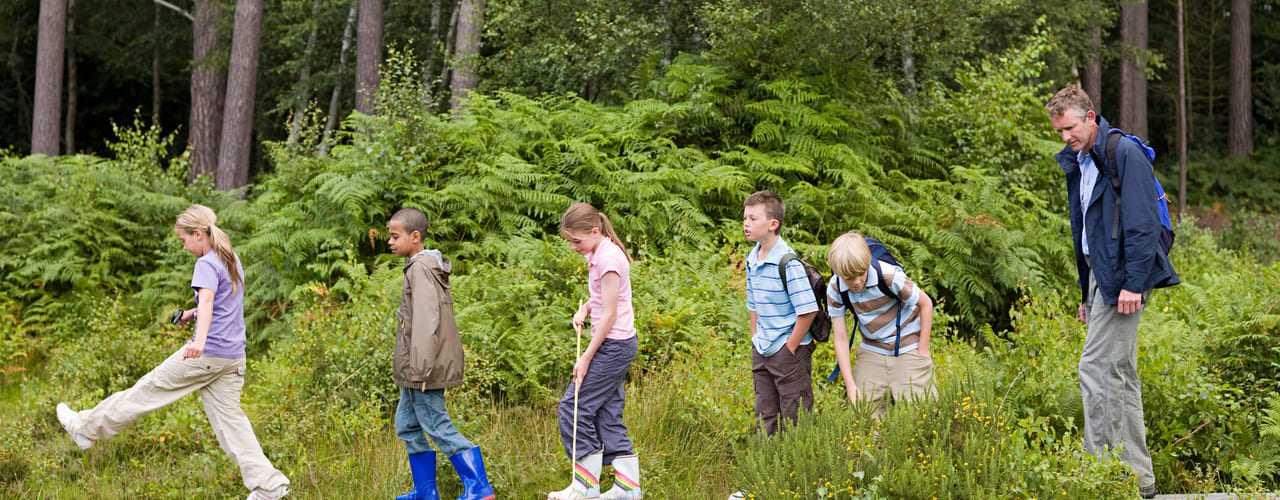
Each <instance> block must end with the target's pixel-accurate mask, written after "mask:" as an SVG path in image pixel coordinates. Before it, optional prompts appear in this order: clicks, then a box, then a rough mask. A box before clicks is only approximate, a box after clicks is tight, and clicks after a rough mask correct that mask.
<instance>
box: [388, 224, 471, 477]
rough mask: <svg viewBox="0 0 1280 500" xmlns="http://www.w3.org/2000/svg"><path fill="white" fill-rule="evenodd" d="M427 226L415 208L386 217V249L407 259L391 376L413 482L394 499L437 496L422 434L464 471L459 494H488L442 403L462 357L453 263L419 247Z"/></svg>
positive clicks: (458, 381) (432, 459) (458, 380)
mask: <svg viewBox="0 0 1280 500" xmlns="http://www.w3.org/2000/svg"><path fill="white" fill-rule="evenodd" d="M427 225H428V223H427V217H426V216H425V215H423V214H422V212H421V211H419V210H418V209H415V208H403V209H400V211H398V212H396V213H395V215H392V216H391V221H390V222H388V223H387V232H388V233H390V234H391V238H390V239H389V240H388V241H387V243H388V244H389V245H390V246H391V252H392V253H394V254H395V255H396V256H397V257H404V258H405V265H404V287H403V295H402V296H401V298H400V310H399V311H397V312H396V323H397V325H396V347H395V353H393V355H392V378H393V379H394V380H395V383H396V385H398V386H400V405H399V407H397V408H396V434H397V435H399V437H400V439H402V440H404V442H405V447H406V448H407V449H408V452H409V469H410V470H411V471H412V473H413V486H414V488H413V491H410V492H409V493H406V494H404V495H401V496H399V497H397V500H436V499H438V498H439V493H438V492H437V491H436V453H435V452H434V451H432V450H431V444H430V443H428V442H427V438H426V436H430V437H431V441H432V442H434V443H435V444H436V446H437V447H439V448H440V451H442V452H444V454H445V456H448V457H449V461H450V462H453V468H454V469H455V470H456V471H457V472H458V477H460V478H462V485H463V488H464V490H463V494H462V496H461V497H460V498H459V500H491V499H493V498H494V494H493V488H492V487H491V486H489V479H488V477H487V476H486V475H485V472H484V460H483V459H482V458H481V456H480V448H479V447H478V446H476V445H474V444H472V443H471V441H469V440H467V438H465V437H463V436H462V434H461V433H459V432H458V430H457V429H456V428H454V426H453V422H452V421H450V420H449V410H448V409H447V408H445V399H444V390H445V389H447V388H450V387H457V386H459V385H462V367H463V364H464V362H465V360H464V355H463V351H462V338H461V337H459V336H458V325H457V323H455V322H454V319H453V296H452V295H450V294H449V272H450V270H451V267H452V266H451V265H450V262H449V259H446V258H444V257H443V256H441V255H440V252H439V251H438V250H426V249H424V246H423V242H422V238H423V235H425V234H426V232H427ZM424 432H425V433H426V436H424V435H423V433H424Z"/></svg>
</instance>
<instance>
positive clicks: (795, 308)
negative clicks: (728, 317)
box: [746, 238, 818, 356]
mask: <svg viewBox="0 0 1280 500" xmlns="http://www.w3.org/2000/svg"><path fill="white" fill-rule="evenodd" d="M787 253H794V252H793V251H792V250H791V246H790V245H788V244H787V242H786V241H783V240H782V238H778V241H777V242H775V243H774V244H773V248H772V249H770V250H769V253H768V255H760V244H759V243H757V244H756V246H755V248H752V249H751V252H750V253H748V254H747V266H746V271H747V309H748V310H751V311H755V313H756V334H755V335H754V336H752V337H751V344H752V345H753V346H755V349H756V350H757V351H759V352H760V354H763V355H765V356H773V355H774V354H775V353H777V352H778V351H779V350H781V349H782V347H783V346H785V345H786V344H787V339H788V338H790V337H791V332H792V330H794V329H795V326H796V320H797V318H798V316H799V315H801V314H808V313H811V312H814V311H817V310H818V300H817V299H816V298H815V297H814V293H813V289H812V288H810V287H809V277H808V275H806V274H805V271H804V264H801V263H800V261H799V260H793V261H791V262H789V263H788V264H787V286H786V287H785V288H784V287H783V286H782V277H781V275H780V274H779V273H778V264H779V263H780V262H781V261H782V256H783V255H785V254H787ZM812 341H813V340H812V337H811V336H810V335H809V334H808V333H805V334H804V339H802V340H801V341H800V344H801V345H804V344H808V343H810V342H812Z"/></svg>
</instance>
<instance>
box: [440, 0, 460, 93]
mask: <svg viewBox="0 0 1280 500" xmlns="http://www.w3.org/2000/svg"><path fill="white" fill-rule="evenodd" d="M461 7H462V5H461V4H456V5H454V6H453V9H451V10H452V11H453V12H452V13H451V14H449V31H448V32H447V33H445V37H444V64H442V65H441V66H440V86H441V87H444V86H445V85H449V84H451V83H452V82H450V81H449V80H450V78H449V77H450V73H451V72H452V70H453V63H452V61H453V57H454V54H453V42H454V38H455V36H454V35H455V33H456V32H457V30H458V9H459V8H461ZM446 90H447V89H444V88H441V89H440V92H439V93H440V94H441V95H443V94H444V92H445V91H446ZM441 102H443V101H441Z"/></svg>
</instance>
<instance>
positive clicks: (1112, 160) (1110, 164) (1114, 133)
mask: <svg viewBox="0 0 1280 500" xmlns="http://www.w3.org/2000/svg"><path fill="white" fill-rule="evenodd" d="M1121 137H1124V132H1122V131H1120V130H1118V129H1114V128H1113V129H1111V131H1110V132H1107V164H1106V165H1105V166H1104V168H1106V169H1107V176H1108V177H1110V178H1111V188H1112V189H1114V190H1116V198H1119V197H1120V164H1119V163H1117V162H1116V150H1117V149H1119V148H1120V138H1121Z"/></svg>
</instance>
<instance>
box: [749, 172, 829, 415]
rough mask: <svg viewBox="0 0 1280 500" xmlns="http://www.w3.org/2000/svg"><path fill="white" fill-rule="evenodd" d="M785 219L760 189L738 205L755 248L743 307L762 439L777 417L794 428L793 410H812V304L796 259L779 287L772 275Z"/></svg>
mask: <svg viewBox="0 0 1280 500" xmlns="http://www.w3.org/2000/svg"><path fill="white" fill-rule="evenodd" d="M785 215H786V206H785V205H784V204H783V203H782V198H781V197H779V196H778V194H777V193H774V192H773V191H760V192H757V193H755V194H752V195H751V196H749V197H747V200H746V201H745V202H743V212H742V230H743V233H745V234H746V236H747V240H748V241H752V242H755V244H756V246H755V248H753V249H752V250H751V253H750V254H748V255H747V268H746V274H747V309H748V310H750V311H751V346H752V352H751V378H752V384H753V386H754V388H755V394H756V407H755V414H756V423H757V425H758V426H759V427H760V428H761V429H762V430H764V432H765V434H767V435H770V436H772V435H774V434H776V433H777V432H778V415H779V414H781V415H782V416H783V417H784V418H786V419H787V420H789V421H791V424H792V425H794V424H795V421H796V418H797V417H798V416H799V407H800V405H804V409H805V411H812V410H813V385H812V383H811V381H812V377H811V374H812V369H813V359H812V358H813V350H814V345H813V339H812V338H810V336H809V324H810V323H812V322H813V318H814V317H815V316H816V315H817V312H818V302H817V300H816V299H815V298H814V294H813V289H812V288H811V287H810V286H809V279H808V277H807V275H806V274H805V270H804V265H803V264H801V263H800V261H799V260H797V259H792V260H790V261H789V262H788V263H787V285H786V287H785V288H784V287H783V284H782V277H781V275H780V274H779V272H778V263H779V262H780V261H781V259H782V256H784V255H786V254H788V253H792V250H791V246H790V245H787V242H786V241H783V239H782V238H780V237H779V236H778V229H779V228H780V227H781V226H782V220H783V217H784V216H785Z"/></svg>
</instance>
